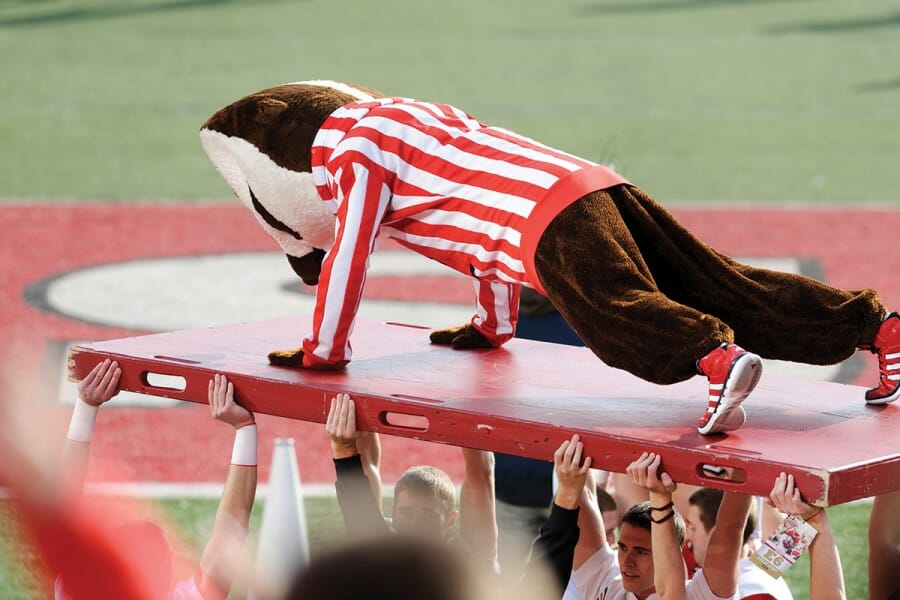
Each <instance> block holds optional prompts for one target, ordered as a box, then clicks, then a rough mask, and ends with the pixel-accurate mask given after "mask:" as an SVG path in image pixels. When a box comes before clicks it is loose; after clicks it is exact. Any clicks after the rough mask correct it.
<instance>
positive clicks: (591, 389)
mask: <svg viewBox="0 0 900 600" xmlns="http://www.w3.org/2000/svg"><path fill="white" fill-rule="evenodd" d="M310 322H311V319H310V317H306V316H304V317H295V318H288V319H277V320H271V321H263V322H256V323H246V324H239V325H229V326H223V327H215V328H207V329H195V330H187V331H176V332H171V333H162V334H155V335H146V336H140V337H132V338H124V339H118V340H110V341H105V342H98V343H93V344H86V345H82V346H79V347H77V348H75V349H74V350H73V352H72V356H71V359H70V375H71V376H72V377H74V378H76V379H81V378H82V377H84V376H85V375H86V374H87V373H88V372H89V370H90V369H91V368H92V367H93V366H94V365H95V364H96V363H97V362H99V361H101V360H102V359H104V358H106V357H112V358H114V359H115V360H117V361H118V362H119V364H120V365H121V367H122V370H123V373H122V380H121V387H122V389H125V390H129V391H135V392H141V393H146V394H151V395H156V396H165V397H170V398H177V399H181V400H187V401H191V402H199V403H205V402H206V395H207V383H208V381H209V378H210V376H211V374H212V373H214V372H219V373H225V374H227V375H228V377H229V379H230V380H231V381H233V382H234V385H235V388H236V390H237V394H238V397H239V399H240V400H241V402H242V403H244V404H245V405H246V406H247V407H248V408H250V409H252V410H254V411H256V412H262V413H268V414H273V415H278V416H283V417H289V418H293V419H299V420H303V421H313V422H319V423H324V422H325V417H326V413H327V408H328V404H329V400H330V398H331V397H332V396H333V395H334V394H335V393H338V392H348V393H350V394H351V395H352V396H353V398H354V399H355V400H356V402H357V414H358V420H359V425H360V427H361V428H362V429H367V430H372V431H379V432H382V433H385V434H390V435H398V436H405V437H410V438H416V439H421V440H428V441H432V442H439V443H446V444H453V445H457V446H468V447H474V448H482V449H486V450H494V451H498V452H505V453H509V454H519V455H522V456H528V457H532V458H540V459H546V460H550V459H551V458H552V455H553V452H554V451H555V450H556V448H557V447H558V446H559V444H560V443H561V442H562V441H563V440H564V439H568V438H569V437H570V436H571V435H572V434H573V433H576V432H577V433H579V434H580V435H581V437H582V439H583V440H584V442H585V446H586V452H587V454H588V455H589V456H592V457H593V460H594V466H595V467H598V468H602V469H607V470H611V471H618V472H624V470H625V467H626V466H627V465H628V463H629V462H631V461H632V460H633V459H634V458H635V457H636V456H637V455H639V454H640V453H641V452H642V451H645V450H650V451H655V452H659V453H660V454H661V455H662V456H663V465H664V467H665V469H666V470H667V471H668V472H669V473H670V474H671V475H672V476H673V478H674V479H675V480H676V481H681V482H685V483H694V484H698V485H708V486H712V487H719V488H722V489H732V490H736V491H741V492H744V493H748V494H756V495H766V494H767V493H768V491H769V490H770V489H771V486H772V483H773V481H774V479H775V477H776V475H777V474H778V473H779V472H781V471H787V472H790V473H793V474H794V476H795V477H796V478H797V480H798V482H799V486H800V489H801V491H802V492H803V493H804V495H805V496H806V498H808V499H809V500H810V501H812V502H814V503H816V504H819V505H822V506H828V505H833V504H840V503H843V502H848V501H851V500H855V499H858V498H863V497H868V496H872V495H876V494H880V493H884V492H888V491H893V490H900V405H897V406H894V405H891V406H887V407H871V406H866V405H865V404H864V402H863V391H864V390H863V388H860V387H856V386H847V385H841V384H835V383H823V382H812V381H806V380H797V379H792V378H785V377H778V376H767V375H765V374H764V375H763V378H762V381H761V382H760V384H759V386H758V387H757V389H756V391H755V392H754V393H753V395H752V396H751V397H750V398H749V399H748V400H747V402H746V403H745V408H746V410H747V413H748V421H747V424H746V425H745V426H744V427H743V428H741V429H739V430H737V431H733V432H730V433H729V434H727V435H722V434H720V435H716V436H707V437H704V436H701V435H699V434H698V433H697V431H696V428H695V423H696V420H697V418H698V417H699V415H700V413H701V412H702V410H703V408H704V406H705V404H706V380H705V379H704V378H701V377H696V378H694V379H692V380H690V381H686V382H683V383H680V384H677V385H672V386H656V385H653V384H650V383H647V382H645V381H642V380H640V379H638V378H635V377H634V376H632V375H630V374H628V373H626V372H624V371H620V370H617V369H612V368H609V367H607V366H606V365H604V364H603V363H602V362H600V360H598V359H597V358H595V357H594V355H593V354H592V353H591V352H590V351H589V350H586V349H584V348H576V347H570V346H558V345H553V344H546V343H542V342H533V341H526V340H518V339H516V340H512V341H511V342H509V343H508V344H506V345H505V346H504V347H503V348H500V349H493V350H476V351H454V350H452V349H449V348H447V347H442V346H433V345H431V344H429V342H428V329H427V328H424V327H417V326H410V325H401V324H384V323H377V322H367V321H364V320H360V321H358V322H357V324H356V328H355V331H354V334H353V348H354V359H353V362H351V363H350V365H349V366H348V368H347V369H346V371H344V372H336V373H335V372H315V371H305V370H301V369H287V368H280V367H272V366H270V365H269V364H268V363H267V361H266V353H267V352H269V351H270V350H273V349H276V348H289V347H294V346H297V345H298V344H299V341H300V339H301V337H302V336H303V335H304V334H305V333H306V332H307V330H308V327H309V324H310ZM160 376H174V377H176V378H178V379H176V380H172V379H171V377H169V378H167V377H160ZM185 434H186V435H189V432H185ZM705 464H706V465H708V464H712V465H718V466H723V467H730V468H733V469H736V470H738V472H743V473H744V474H745V476H744V477H743V479H744V480H743V481H733V480H732V481H726V480H719V479H715V478H712V477H709V476H707V475H705V473H704V470H703V469H702V468H701V467H702V465H705ZM739 479H740V478H739Z"/></svg>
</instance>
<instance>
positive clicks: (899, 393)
mask: <svg viewBox="0 0 900 600" xmlns="http://www.w3.org/2000/svg"><path fill="white" fill-rule="evenodd" d="M897 398H900V385H898V386H897V389H896V390H894V391H893V392H892V393H891V394H888V395H887V396H883V397H881V398H873V399H871V400H866V404H869V405H871V406H881V405H882V404H890V403H891V402H893V401H894V400H896V399H897Z"/></svg>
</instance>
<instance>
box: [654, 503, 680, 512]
mask: <svg viewBox="0 0 900 600" xmlns="http://www.w3.org/2000/svg"><path fill="white" fill-rule="evenodd" d="M673 506H675V503H674V502H669V503H668V504H666V505H665V506H660V507H659V508H656V507H655V506H651V507H650V510H651V511H657V512H662V511H664V510H669V509H670V508H672V507H673Z"/></svg>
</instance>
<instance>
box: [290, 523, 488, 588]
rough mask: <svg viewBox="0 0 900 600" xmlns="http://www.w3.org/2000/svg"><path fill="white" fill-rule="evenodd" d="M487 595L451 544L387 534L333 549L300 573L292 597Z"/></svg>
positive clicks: (315, 559) (314, 560) (293, 585)
mask: <svg viewBox="0 0 900 600" xmlns="http://www.w3.org/2000/svg"><path fill="white" fill-rule="evenodd" d="M484 597H486V596H485V595H484V594H483V592H482V590H481V588H480V587H479V582H478V580H477V578H476V577H475V574H474V572H473V571H472V569H471V568H470V566H469V565H468V563H466V562H464V561H463V559H462V557H460V556H459V554H458V553H457V552H456V551H454V550H453V549H452V548H451V547H450V546H448V545H447V544H443V543H438V542H435V541H433V540H424V539H415V538H408V537H403V536H383V537H379V538H373V539H369V540H365V541H362V542H358V543H356V544H353V545H349V546H343V547H338V548H332V549H330V550H328V551H326V553H325V554H323V555H321V556H319V557H317V558H314V559H313V560H312V562H311V563H310V564H309V567H308V568H307V569H306V570H305V571H302V572H300V573H299V574H298V576H297V577H296V579H295V580H294V583H293V584H292V586H291V588H290V590H289V591H288V593H287V595H286V596H285V599H286V600H294V599H296V600H309V599H310V598H316V599H317V600H358V599H359V598H397V599H400V600H404V599H411V598H429V599H433V600H470V599H471V600H479V599H480V598H484Z"/></svg>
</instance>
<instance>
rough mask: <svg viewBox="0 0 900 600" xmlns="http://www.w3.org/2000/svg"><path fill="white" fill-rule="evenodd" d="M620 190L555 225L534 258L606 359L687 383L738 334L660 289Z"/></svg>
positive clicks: (553, 294) (576, 208)
mask: <svg viewBox="0 0 900 600" xmlns="http://www.w3.org/2000/svg"><path fill="white" fill-rule="evenodd" d="M618 189H620V188H612V189H611V190H606V191H602V192H594V193H592V194H590V195H588V196H586V197H585V198H583V199H581V200H579V201H578V202H576V203H574V204H572V205H571V206H569V207H568V208H566V209H565V210H564V211H563V212H562V213H560V214H559V215H558V216H557V217H556V218H555V219H554V220H553V221H552V222H551V223H550V225H549V227H548V228H547V230H546V231H545V232H544V234H543V236H542V237H541V240H540V242H539V243H538V248H537V252H536V254H535V267H536V269H537V272H538V276H539V277H540V279H541V283H542V284H543V286H544V289H545V290H546V291H547V294H548V296H549V298H550V300H551V301H552V302H553V304H554V305H555V306H556V308H557V309H558V310H559V312H560V313H561V314H562V315H563V317H564V318H565V319H566V321H568V323H569V325H571V326H572V328H573V329H574V330H575V332H576V333H578V335H579V336H580V337H581V339H582V340H583V341H584V343H585V345H587V346H588V347H589V348H590V349H591V350H593V352H594V353H595V354H596V355H597V356H598V357H600V358H601V359H602V360H603V361H604V362H606V363H607V364H609V365H611V366H613V367H618V368H621V369H625V370H627V371H629V372H631V373H634V374H635V375H637V376H639V377H642V378H643V379H646V380H648V381H652V382H655V383H663V384H667V383H675V382H677V381H682V380H684V379H688V378H689V377H691V376H693V375H695V374H696V366H695V363H696V361H697V359H699V358H700V357H702V356H703V355H705V354H706V353H707V352H709V351H710V350H712V349H714V348H715V347H716V346H718V345H719V344H721V343H722V342H731V341H732V339H733V334H732V331H731V329H730V328H729V327H728V326H727V325H725V324H724V323H723V322H722V321H720V320H719V319H717V318H715V317H713V316H711V315H708V314H704V313H703V312H701V311H699V310H697V309H695V308H691V307H690V306H686V305H684V304H682V303H680V302H678V301H675V300H673V299H671V298H669V297H667V296H666V295H665V294H664V293H663V292H661V291H660V289H659V288H658V287H657V284H656V281H655V280H654V276H653V275H652V274H651V272H650V269H649V268H648V266H647V264H646V263H645V262H644V260H643V258H642V256H641V250H640V248H639V247H638V245H637V244H636V243H635V240H634V239H633V238H632V236H631V233H630V231H629V227H628V225H627V224H626V222H625V221H623V220H622V219H621V218H620V216H619V212H618V209H617V208H616V205H615V203H614V202H613V199H612V197H611V195H610V193H611V192H615V190H618Z"/></svg>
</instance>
